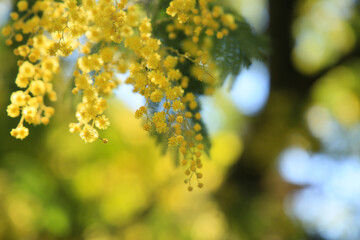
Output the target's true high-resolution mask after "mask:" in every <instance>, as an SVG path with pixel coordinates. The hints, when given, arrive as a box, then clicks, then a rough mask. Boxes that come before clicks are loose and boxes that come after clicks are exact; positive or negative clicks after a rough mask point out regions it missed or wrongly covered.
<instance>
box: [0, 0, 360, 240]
mask: <svg viewBox="0 0 360 240" xmlns="http://www.w3.org/2000/svg"><path fill="white" fill-rule="evenodd" d="M222 4H227V5H228V6H230V7H232V9H234V10H236V11H238V12H239V13H240V14H242V15H243V16H244V17H245V18H246V19H247V20H248V21H249V22H250V23H251V25H252V26H253V28H254V31H256V32H257V33H260V34H263V33H264V34H267V36H268V37H269V39H270V45H271V52H270V54H269V59H268V61H267V62H265V63H260V62H254V63H253V65H252V66H251V67H250V68H249V69H246V70H243V71H242V72H241V74H240V75H239V76H238V77H237V79H236V82H235V84H234V86H233V87H232V88H231V89H230V90H229V86H226V85H225V86H224V87H223V88H222V89H219V90H218V91H217V92H216V93H215V95H214V97H212V98H203V99H202V101H203V107H204V109H203V115H204V119H205V121H206V124H207V126H208V128H209V131H210V135H211V138H212V143H213V147H212V149H211V153H210V154H211V159H208V160H206V161H205V162H204V169H203V173H204V185H205V186H204V188H203V189H201V190H198V189H196V191H193V192H191V193H189V192H188V191H187V189H186V186H185V185H184V184H183V170H182V169H181V167H176V166H175V165H174V164H173V161H172V160H171V157H170V156H166V155H165V156H162V155H161V153H160V152H161V151H160V149H159V148H157V147H156V144H155V141H154V140H153V139H151V138H150V137H149V136H148V135H147V133H146V132H144V131H143V130H142V128H141V126H140V124H141V123H140V122H138V121H136V120H135V119H134V117H133V112H134V110H135V109H136V108H137V107H138V106H140V105H141V104H142V101H143V99H142V98H141V97H140V96H138V95H134V94H133V93H132V91H131V90H132V89H131V87H128V86H126V85H122V86H120V88H119V89H118V90H117V92H116V95H115V96H114V97H113V98H112V99H111V100H110V102H111V104H110V105H111V106H110V109H111V110H109V111H108V114H109V115H110V118H111V119H110V120H111V123H112V125H111V127H110V128H109V130H107V131H106V132H105V133H103V134H102V135H103V136H106V137H107V138H109V139H110V143H109V144H106V145H105V144H102V143H100V141H99V142H95V143H94V144H84V143H83V142H81V140H80V138H79V137H78V136H77V135H74V134H70V133H69V132H68V124H69V123H70V122H71V121H73V120H74V112H75V104H74V102H76V97H74V96H72V94H71V93H70V91H69V88H68V84H64V81H65V82H66V81H69V80H67V79H69V77H68V76H69V75H70V74H71V71H72V69H71V66H72V63H73V61H74V59H72V58H71V57H69V58H67V59H65V60H64V61H63V63H62V67H63V69H65V70H64V71H63V72H62V73H61V74H60V75H59V76H58V78H57V79H56V80H55V85H56V89H57V91H58V96H59V97H58V98H59V100H58V103H57V104H56V105H55V108H56V114H55V116H54V118H53V119H52V120H51V122H50V124H49V125H48V126H46V127H43V126H39V127H32V128H31V129H30V131H31V134H30V136H29V137H28V138H27V139H26V140H24V141H18V140H15V139H13V138H12V137H10V134H9V131H10V129H11V128H13V127H15V126H16V125H17V119H15V120H14V119H10V118H8V117H7V116H6V106H7V105H8V104H9V102H10V99H9V96H10V94H11V92H12V91H13V90H15V89H16V86H15V84H14V79H15V76H16V74H17V66H16V61H17V59H16V58H15V57H14V56H13V47H7V46H6V45H5V44H4V39H3V37H1V39H0V62H1V64H0V110H1V114H0V134H1V142H0V239H4V240H13V239H30V240H32V239H34V240H35V239H45V240H52V239H54V240H55V239H64V240H65V239H66V240H67V239H74V240H75V239H85V240H114V239H125V240H152V239H154V240H155V239H156V240H158V239H159V240H162V239H164V240H168V239H175V240H176V239H179V240H182V239H184V240H188V239H189V240H190V239H195V240H197V239H199V240H226V239H229V240H307V239H308V240H358V239H360V47H359V34H360V31H359V30H360V7H359V3H358V1H355V0H277V1H275V0H274V1H272V0H271V1H266V0H227V1H222ZM14 5H15V1H12V0H0V25H1V26H3V25H5V24H6V23H7V22H8V21H9V17H8V16H9V13H10V12H11V11H12V9H14ZM119 77H120V78H122V79H125V77H126V76H119ZM64 79H65V80H64Z"/></svg>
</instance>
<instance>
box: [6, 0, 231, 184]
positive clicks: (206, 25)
mask: <svg viewBox="0 0 360 240" xmlns="http://www.w3.org/2000/svg"><path fill="white" fill-rule="evenodd" d="M209 1H210V0H199V1H195V0H173V1H172V2H171V3H170V6H169V8H168V9H167V13H168V14H169V15H170V16H171V17H173V24H170V25H168V26H167V31H168V32H169V38H170V39H173V38H175V37H176V33H177V32H179V31H183V32H184V33H185V34H186V35H187V36H189V39H190V40H186V41H185V42H184V43H183V44H182V45H183V51H185V54H181V53H180V52H179V51H178V50H176V49H172V48H171V47H167V46H164V45H163V43H162V42H161V41H160V40H159V39H157V38H156V37H154V36H153V30H152V25H151V22H150V19H148V18H147V17H146V16H145V11H144V10H143V9H141V7H140V6H137V5H133V4H130V3H127V1H126V0H120V1H117V0H115V2H114V1H113V0H83V1H81V4H80V3H78V2H77V1H76V0H64V1H55V0H37V1H36V2H35V3H34V4H33V5H32V6H30V4H29V3H28V2H27V1H26V0H22V1H20V2H18V4H17V8H18V11H19V12H21V13H22V14H21V17H20V16H19V14H18V13H16V12H13V13H11V18H12V20H13V24H12V26H7V27H5V28H3V30H2V34H3V35H4V36H6V37H7V40H6V43H7V44H8V45H11V44H12V43H13V40H15V41H16V42H19V43H21V44H22V45H20V46H19V47H17V48H16V49H15V54H16V55H18V56H20V57H21V58H22V60H19V73H18V76H17V78H16V81H15V83H16V84H17V86H18V87H19V88H24V90H20V91H16V92H14V93H13V94H12V95H11V104H10V105H9V106H8V108H7V113H8V115H9V116H10V117H18V116H20V115H21V119H20V122H19V125H18V126H17V128H15V129H13V130H12V131H11V135H12V136H14V137H16V138H19V139H24V138H25V137H27V136H28V134H29V130H28V129H27V128H26V127H24V121H25V122H27V123H29V124H40V123H42V124H48V122H49V118H50V117H51V116H52V115H53V113H54V109H53V108H51V107H48V106H46V105H45V103H44V102H45V101H44V97H45V96H47V98H48V99H49V100H50V101H55V100H56V93H55V92H54V91H53V85H52V83H51V81H52V78H53V74H54V73H57V72H58V71H59V57H66V56H69V55H71V54H72V53H73V52H74V51H77V54H79V57H78V59H77V63H76V70H75V72H74V88H73V90H72V92H73V93H74V94H81V96H82V98H81V102H80V103H79V104H78V105H77V111H76V115H75V116H76V119H77V121H76V122H74V123H71V124H70V126H69V127H70V132H76V133H78V134H79V135H80V137H81V139H82V140H84V141H85V142H93V141H95V140H97V139H100V140H102V141H103V142H104V143H107V142H108V140H107V139H106V138H101V137H100V135H99V132H98V130H99V129H101V130H103V129H106V128H107V127H108V126H109V124H110V122H109V119H108V118H107V117H106V116H105V115H104V112H105V110H106V109H107V101H106V97H107V96H109V95H111V94H112V93H113V90H114V89H115V88H116V87H117V86H118V84H119V82H118V80H117V79H116V77H115V75H116V74H117V73H125V72H127V71H129V72H130V76H129V77H128V79H127V80H126V83H127V84H131V85H133V86H134V92H137V93H140V94H141V95H142V96H144V97H145V99H146V103H145V105H144V106H142V107H140V108H139V109H138V110H137V111H136V112H135V117H136V118H138V119H143V120H144V126H143V127H144V129H145V130H146V131H154V132H157V133H158V134H164V135H165V136H168V144H169V146H170V147H175V148H177V149H178V150H179V151H180V153H181V154H182V156H183V157H182V159H183V160H182V162H181V163H182V165H183V166H185V168H186V170H185V174H186V175H187V176H188V177H187V179H186V181H185V182H186V183H187V184H189V186H188V189H189V190H190V191H191V190H192V179H193V177H195V178H196V180H197V185H198V187H202V186H203V184H202V183H201V182H199V180H200V179H201V178H202V174H201V173H200V172H199V169H200V168H201V167H202V162H201V154H202V151H203V150H204V145H203V143H202V141H203V136H202V135H201V133H200V132H201V130H202V127H201V121H200V119H201V115H200V113H199V112H198V110H199V107H198V103H197V100H196V97H195V95H194V94H193V93H191V92H187V93H186V94H185V91H184V90H185V89H186V88H187V87H188V85H189V81H190V78H189V76H185V75H184V74H183V73H182V72H181V71H180V66H181V64H183V63H184V62H185V61H191V62H192V63H193V69H192V71H191V74H192V75H193V76H196V78H197V79H198V80H200V81H207V82H210V81H211V79H212V81H213V82H212V84H213V85H214V80H213V79H214V77H213V75H212V74H210V71H212V70H214V69H216V68H215V67H214V66H213V64H212V63H211V59H210V56H209V53H208V52H207V49H209V48H210V47H211V41H210V39H205V40H204V41H202V43H201V44H200V42H199V37H200V34H201V33H202V32H205V34H206V35H207V36H209V37H211V36H212V35H214V34H216V37H217V38H219V39H220V38H222V37H223V36H225V35H227V34H228V33H229V30H231V29H234V28H236V24H235V22H234V18H233V17H232V16H231V15H229V14H224V12H223V10H222V9H221V8H220V7H217V6H215V7H213V8H212V9H211V10H210V9H209V7H208V2H209ZM23 35H27V36H28V39H27V41H24V37H23ZM200 49H203V50H202V51H201V50H200ZM213 72H215V71H213ZM210 85H211V84H210ZM208 93H211V91H208ZM154 104H155V105H157V106H158V107H157V110H156V111H155V112H154V111H150V108H151V107H152V106H153V105H154Z"/></svg>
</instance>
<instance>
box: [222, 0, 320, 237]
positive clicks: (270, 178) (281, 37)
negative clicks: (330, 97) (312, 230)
mask: <svg viewBox="0 0 360 240" xmlns="http://www.w3.org/2000/svg"><path fill="white" fill-rule="evenodd" d="M296 4H297V1H296V0H270V1H269V15H270V25H269V29H268V36H269V38H270V40H271V46H270V47H271V48H270V49H271V53H270V56H269V63H268V64H269V71H270V77H271V89H270V95H269V99H268V102H267V104H266V106H265V108H264V109H263V110H262V112H261V113H259V114H258V115H257V116H255V117H253V118H252V119H249V123H248V126H246V129H245V132H244V134H243V135H244V137H243V140H244V145H245V147H244V152H243V154H242V156H241V157H240V159H239V161H238V162H237V164H236V165H235V166H234V167H233V168H232V169H231V174H230V175H229V177H228V179H227V181H228V183H227V184H224V186H225V187H224V189H221V190H220V192H219V194H221V195H228V197H227V198H226V199H231V200H230V201H233V202H232V203H229V202H227V203H223V204H222V206H223V207H224V209H225V211H227V210H228V211H227V212H228V213H229V216H230V217H231V216H233V217H234V218H235V215H237V214H241V215H249V216H251V215H252V213H251V211H253V210H254V209H256V208H257V207H260V206H251V204H254V203H255V204H256V202H257V201H256V199H259V198H261V197H262V195H266V194H267V193H269V192H271V194H272V195H273V197H274V195H275V199H276V201H278V202H279V203H282V202H283V201H284V198H285V196H286V195H287V194H288V193H289V191H290V190H291V189H293V188H294V187H293V186H291V185H289V184H286V183H285V182H284V181H283V180H282V179H281V177H280V176H279V174H278V173H277V170H276V161H277V157H278V156H279V153H280V152H281V151H282V150H284V149H285V148H286V146H288V144H289V137H290V136H289V132H290V133H291V132H292V129H306V128H304V122H303V115H302V114H303V113H304V106H305V104H306V101H307V96H308V95H309V90H310V89H311V86H312V85H313V83H314V82H315V81H316V79H317V77H316V76H313V77H305V76H303V75H302V74H300V73H299V72H297V71H296V69H295V68H294V66H293V64H292V60H291V54H292V49H293V45H294V43H293V39H292V24H293V20H294V16H295V7H296ZM305 134H306V132H305ZM227 186H237V189H236V191H237V192H235V193H234V189H229V188H228V187H227ZM270 190H271V191H270ZM223 198H224V196H223ZM254 200H255V201H254ZM231 204H236V205H241V206H242V207H243V208H241V209H239V212H231V211H234V209H233V208H232V209H231V208H229V209H227V207H226V205H228V206H231ZM282 206H283V205H281V208H282ZM279 211H282V213H279V215H282V214H284V211H283V209H280V210H279ZM264 217H267V216H266V214H265V213H264ZM270 218H271V217H270ZM245 219H246V218H243V219H242V220H245ZM282 219H286V217H285V216H283V218H282ZM273 220H274V222H275V224H276V219H268V221H273ZM240 221H241V220H240ZM238 224H240V225H241V226H242V228H247V227H249V228H250V227H251V226H248V225H249V224H250V223H248V222H241V223H238ZM286 224H288V225H289V226H291V225H292V223H291V222H290V220H289V222H287V223H286ZM290 228H298V227H296V226H294V227H290ZM245 231H246V230H245ZM249 231H250V230H249ZM274 231H275V232H276V230H274ZM298 232H301V230H299V229H298ZM288 233H289V235H288V236H285V235H286V234H285V235H283V236H281V237H285V238H286V237H289V238H286V239H298V238H296V237H295V236H291V231H289V232H288ZM248 234H249V235H248V236H249V237H251V233H250V232H249V233H248ZM290 236H291V238H290ZM252 237H253V236H252ZM281 239H282V238H281Z"/></svg>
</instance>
